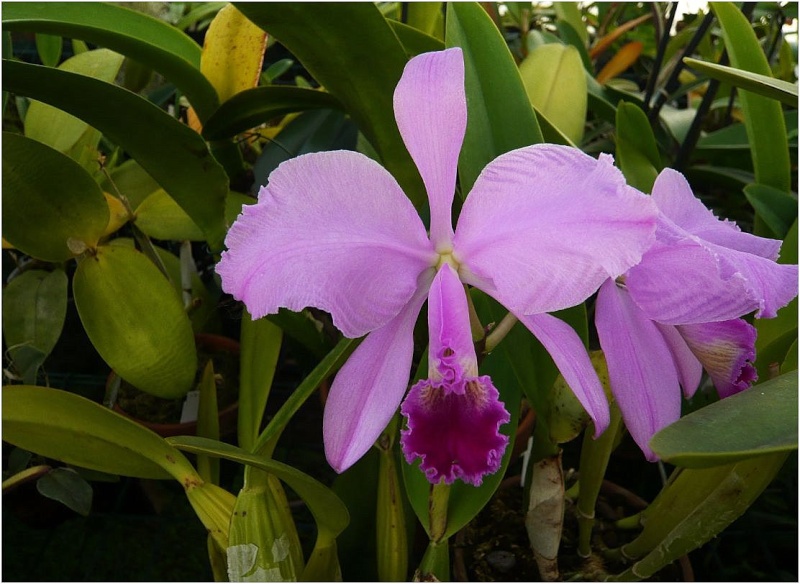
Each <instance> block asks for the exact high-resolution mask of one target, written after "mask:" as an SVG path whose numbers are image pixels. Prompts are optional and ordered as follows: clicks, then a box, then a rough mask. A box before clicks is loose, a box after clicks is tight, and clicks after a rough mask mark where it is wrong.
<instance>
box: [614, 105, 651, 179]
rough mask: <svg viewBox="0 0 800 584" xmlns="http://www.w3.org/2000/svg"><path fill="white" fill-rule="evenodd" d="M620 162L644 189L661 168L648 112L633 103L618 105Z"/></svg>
mask: <svg viewBox="0 0 800 584" xmlns="http://www.w3.org/2000/svg"><path fill="white" fill-rule="evenodd" d="M617 162H618V163H619V167H620V169H621V170H622V174H624V175H625V178H626V179H628V183H629V184H630V185H631V186H632V187H635V188H637V189H639V190H640V191H642V192H644V193H649V192H650V190H651V189H652V188H653V183H654V182H655V180H656V176H658V173H659V172H660V171H661V168H662V164H661V156H660V155H659V153H658V145H657V144H656V138H655V136H654V135H653V130H652V128H651V127H650V122H649V121H648V119H647V115H646V114H645V113H644V112H643V111H642V109H641V108H640V107H638V106H635V105H633V104H629V103H624V102H620V104H619V105H618V107H617Z"/></svg>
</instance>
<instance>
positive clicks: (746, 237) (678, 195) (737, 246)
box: [653, 168, 781, 260]
mask: <svg viewBox="0 0 800 584" xmlns="http://www.w3.org/2000/svg"><path fill="white" fill-rule="evenodd" d="M653 200H654V201H655V202H656V204H657V205H658V209H659V211H661V213H663V215H664V216H665V217H666V218H667V219H668V220H669V221H671V222H672V223H674V224H675V226H677V227H679V228H680V229H682V230H684V231H686V232H688V233H691V234H692V235H696V236H698V237H700V238H702V239H703V240H705V241H707V242H709V243H713V244H716V245H721V246H723V247H726V248H729V249H732V250H736V251H741V252H745V253H750V254H755V255H757V256H761V257H764V258H767V259H770V260H775V259H777V258H778V252H779V250H780V247H781V242H780V241H779V240H776V239H768V238H766V237H758V236H756V235H753V234H751V233H745V232H743V231H742V230H741V229H739V226H738V225H736V223H734V222H733V221H728V220H725V219H719V218H718V217H716V216H715V215H714V214H713V213H712V212H711V211H710V210H709V209H707V208H706V206H705V205H703V203H702V202H701V201H700V199H698V198H697V197H695V196H694V193H692V188H691V186H689V183H688V182H687V181H686V178H685V177H684V176H683V175H682V174H681V173H679V172H677V171H675V170H672V169H671V168H665V169H664V170H662V171H661V173H660V174H659V175H658V177H657V178H656V182H655V184H654V185H653Z"/></svg>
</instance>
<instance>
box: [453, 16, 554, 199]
mask: <svg viewBox="0 0 800 584" xmlns="http://www.w3.org/2000/svg"><path fill="white" fill-rule="evenodd" d="M445 44H446V45H447V46H448V47H461V49H462V50H463V52H464V68H465V77H466V78H465V82H464V84H465V89H466V93H467V133H466V136H464V146H463V147H462V149H461V155H460V156H459V159H458V176H459V179H460V182H461V193H462V196H464V197H466V195H467V193H468V192H469V190H470V189H471V188H472V185H473V184H474V183H475V179H476V178H477V177H478V174H479V173H480V172H481V171H482V170H483V168H484V167H485V166H486V165H487V164H488V163H489V162H491V161H492V160H494V159H495V158H496V157H497V156H499V155H500V154H504V153H505V152H509V151H510V150H514V149H516V148H522V147H523V146H530V145H531V144H538V143H540V142H542V141H543V138H542V132H541V130H540V129H539V124H538V122H537V121H536V114H534V112H533V108H532V107H531V104H530V100H529V99H528V95H527V94H526V93H525V87H524V86H523V84H522V78H521V77H520V74H519V70H518V69H517V66H516V64H515V63H514V58H513V57H512V56H511V52H510V51H509V50H508V46H507V45H506V42H505V40H504V39H503V36H502V35H501V34H500V31H498V30H497V27H496V26H495V24H494V22H492V19H491V18H490V17H489V15H488V14H487V13H486V11H485V10H484V9H483V8H482V7H481V6H480V4H478V3H473V2H469V3H466V2H465V3H461V2H455V3H449V4H448V5H447V18H446V32H445Z"/></svg>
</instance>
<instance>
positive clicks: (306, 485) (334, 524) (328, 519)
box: [167, 436, 349, 537]
mask: <svg viewBox="0 0 800 584" xmlns="http://www.w3.org/2000/svg"><path fill="white" fill-rule="evenodd" d="M167 442H168V443H169V444H171V445H172V446H175V447H176V448H179V449H181V450H184V451H186V452H193V453H195V454H205V455H207V456H216V457H219V458H224V459H226V460H232V461H234V462H238V463H240V464H247V465H250V466H253V467H255V468H258V469H261V470H263V471H266V472H268V473H270V474H273V475H275V476H276V477H278V478H279V479H281V480H282V481H283V482H285V483H286V484H287V485H289V486H290V487H291V488H292V489H293V490H294V491H295V492H296V493H297V494H298V495H299V496H300V498H302V499H303V501H305V503H306V506H307V507H308V510H309V511H311V514H312V515H313V516H314V519H315V520H316V522H317V525H318V527H319V529H320V531H323V530H324V531H325V532H326V533H327V534H328V535H330V536H332V537H336V536H337V535H339V534H340V533H341V532H342V530H344V528H345V527H347V523H348V520H349V517H348V514H347V507H345V506H344V503H342V501H341V500H340V499H339V497H337V496H336V495H335V494H334V493H333V491H331V490H330V489H329V488H328V487H326V486H325V485H323V484H322V483H320V482H319V481H317V480H316V479H314V478H312V477H310V476H308V475H307V474H305V473H303V472H300V471H299V470H297V469H295V468H292V467H291V466H289V465H287V464H283V463H282V462H278V461H277V460H272V459H270V458H266V457H263V456H258V455H256V454H250V453H249V452H247V451H245V450H242V449H241V448H237V447H236V446H233V445H231V444H225V443H224V442H218V441H216V440H209V439H207V438H200V437H198V436H174V437H172V438H169V439H167Z"/></svg>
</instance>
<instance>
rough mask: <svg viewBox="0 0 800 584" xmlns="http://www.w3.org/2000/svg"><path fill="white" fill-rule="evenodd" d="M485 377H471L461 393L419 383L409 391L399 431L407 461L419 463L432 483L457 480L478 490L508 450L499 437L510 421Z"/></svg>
mask: <svg viewBox="0 0 800 584" xmlns="http://www.w3.org/2000/svg"><path fill="white" fill-rule="evenodd" d="M498 397H499V393H498V391H497V389H496V388H495V387H494V385H492V381H491V379H490V378H489V376H488V375H483V376H480V377H471V378H470V379H469V380H468V381H467V383H466V385H465V391H464V393H462V394H458V393H456V392H448V391H445V390H443V389H442V388H440V387H434V386H433V385H431V383H430V380H428V379H424V380H422V381H420V382H419V383H417V384H416V385H414V387H412V388H411V391H409V392H408V397H407V398H406V399H405V401H404V402H403V405H402V406H401V408H400V411H401V412H402V413H403V415H404V416H406V417H407V418H408V429H407V430H403V431H402V432H401V434H402V436H401V439H400V440H401V445H402V448H403V454H404V455H405V457H406V460H407V461H408V462H409V464H410V463H412V462H413V461H414V460H416V459H417V458H421V459H422V462H421V463H420V468H421V469H422V472H424V473H425V476H426V477H427V478H428V480H429V481H430V482H431V483H438V482H439V481H440V480H442V479H444V481H445V482H446V483H448V484H450V483H452V482H453V481H455V480H456V479H461V480H462V481H464V482H465V483H469V484H471V485H475V486H476V487H477V486H480V484H481V483H482V482H483V477H484V476H485V475H487V474H492V473H495V472H497V469H499V468H500V464H501V462H502V460H503V453H504V452H505V449H506V446H507V445H508V437H507V436H505V435H504V434H501V433H500V432H499V429H500V426H502V425H503V424H505V423H507V422H508V421H509V419H510V417H509V414H508V412H507V411H506V409H505V407H504V406H503V403H502V402H500V401H499V399H498Z"/></svg>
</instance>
